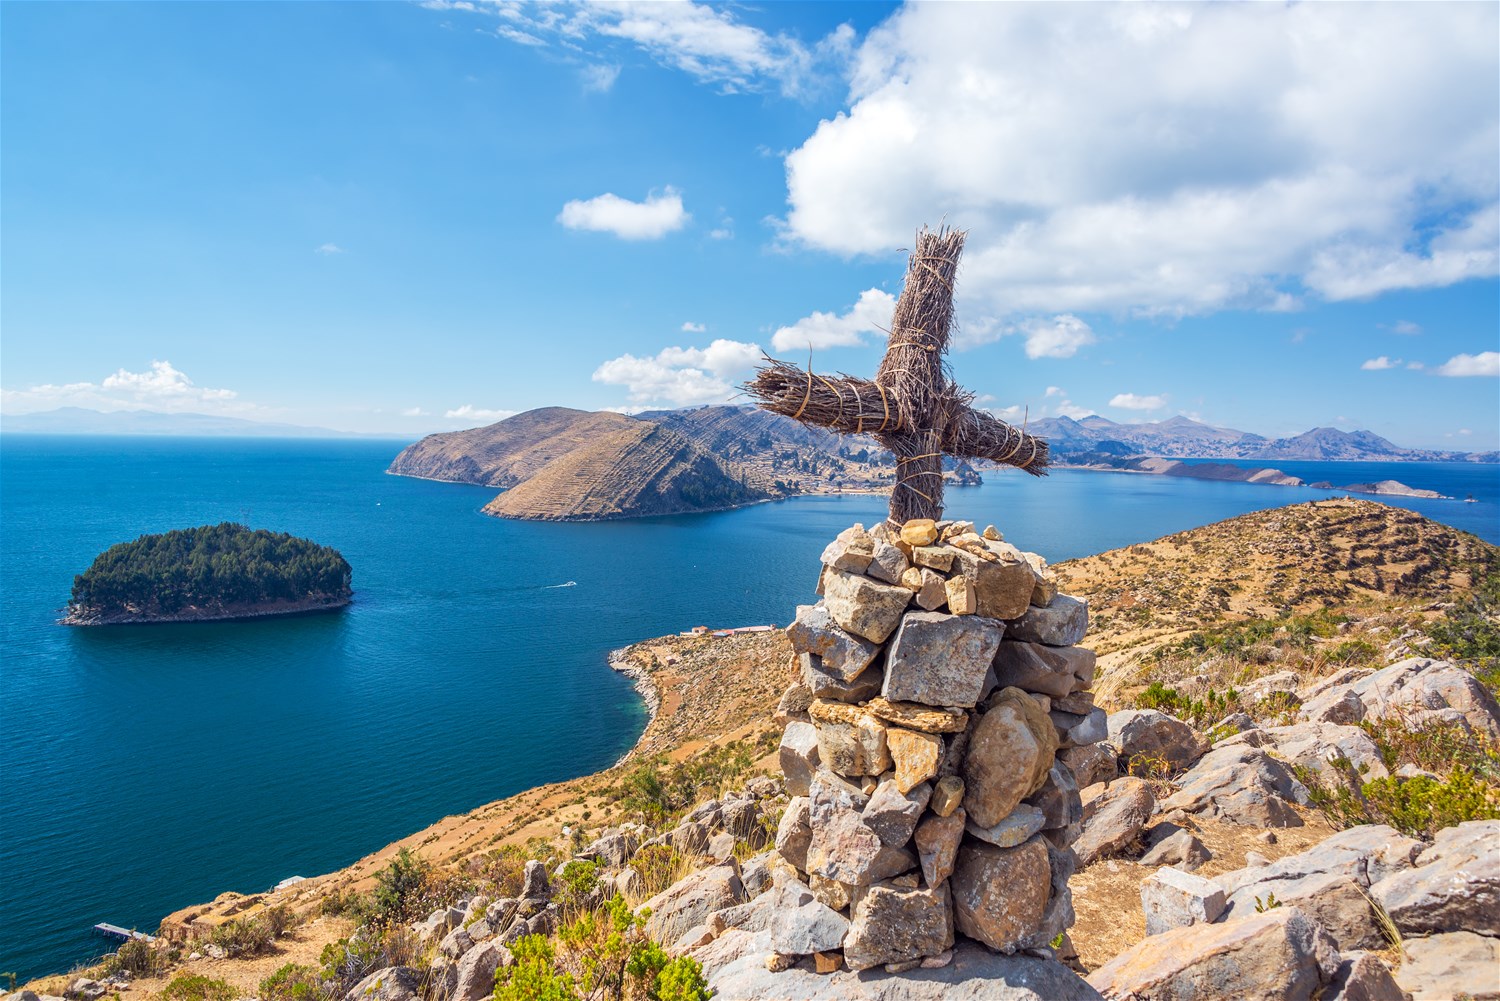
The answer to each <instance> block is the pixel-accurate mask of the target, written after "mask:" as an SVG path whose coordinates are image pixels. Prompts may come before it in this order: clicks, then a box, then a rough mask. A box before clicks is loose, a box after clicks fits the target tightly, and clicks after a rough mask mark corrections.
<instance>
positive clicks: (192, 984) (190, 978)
mask: <svg viewBox="0 0 1500 1001" xmlns="http://www.w3.org/2000/svg"><path fill="white" fill-rule="evenodd" d="M161 996H162V1001H234V997H235V990H234V988H233V987H230V986H229V985H228V984H227V983H225V982H224V981H222V980H214V979H212V978H210V977H205V976H201V975H200V974H196V973H187V972H183V973H179V974H177V976H175V977H173V978H172V979H171V980H169V981H168V982H167V986H165V987H163V988H162V989H161Z"/></svg>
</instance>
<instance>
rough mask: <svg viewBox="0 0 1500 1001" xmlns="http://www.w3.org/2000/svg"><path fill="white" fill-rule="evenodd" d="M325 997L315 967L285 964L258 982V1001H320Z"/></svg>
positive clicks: (320, 975) (321, 980) (321, 978)
mask: <svg viewBox="0 0 1500 1001" xmlns="http://www.w3.org/2000/svg"><path fill="white" fill-rule="evenodd" d="M326 996H327V995H326V994H325V993H324V989H323V976H322V974H321V973H320V972H319V971H318V970H317V968H316V967H312V966H303V965H301V964H298V963H287V964H286V965H285V966H283V967H282V968H281V969H279V970H277V971H276V972H275V973H273V974H271V975H270V976H269V977H267V978H266V979H264V980H262V981H261V982H260V1001H321V999H322V998H324V997H326Z"/></svg>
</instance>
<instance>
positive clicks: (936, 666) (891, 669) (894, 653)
mask: <svg viewBox="0 0 1500 1001" xmlns="http://www.w3.org/2000/svg"><path fill="white" fill-rule="evenodd" d="M1004 632H1005V626H1004V624H1003V623H1000V622H995V621H993V620H991V619H985V618H980V617H978V616H973V615H964V616H957V615H944V614H942V613H940V612H908V613H907V614H906V615H905V616H904V617H902V619H901V626H900V628H899V629H898V630H897V631H896V638H895V639H894V640H892V641H891V645H890V650H889V652H888V653H887V654H886V666H885V687H884V688H883V689H882V690H881V693H880V694H881V695H882V696H884V697H885V698H886V699H889V700H891V701H909V702H920V703H923V704H925V705H930V706H965V707H967V706H972V705H974V704H975V703H976V702H978V701H979V692H980V688H981V687H982V686H983V684H984V675H985V671H987V670H988V669H989V665H990V661H991V660H992V659H993V658H994V656H995V650H996V648H997V647H998V646H999V644H1000V637H1001V636H1002V635H1003V634H1004Z"/></svg>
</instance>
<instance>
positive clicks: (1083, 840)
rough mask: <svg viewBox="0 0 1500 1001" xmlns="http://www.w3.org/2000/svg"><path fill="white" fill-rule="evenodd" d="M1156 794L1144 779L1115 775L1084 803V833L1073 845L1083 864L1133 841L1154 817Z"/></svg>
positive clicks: (1117, 850) (1079, 860)
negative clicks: (1152, 816) (1099, 791)
mask: <svg viewBox="0 0 1500 1001" xmlns="http://www.w3.org/2000/svg"><path fill="white" fill-rule="evenodd" d="M1155 809H1156V797H1155V796H1154V795H1152V793H1151V786H1150V784H1149V783H1147V782H1146V781H1145V780H1144V779H1138V778H1134V777H1132V776H1126V777H1125V778H1120V779H1115V780H1114V781H1113V782H1111V783H1109V785H1107V786H1106V787H1105V788H1104V790H1103V792H1101V793H1099V794H1098V795H1097V796H1095V797H1094V798H1093V799H1088V800H1085V802H1084V804H1083V834H1082V835H1081V836H1079V838H1078V840H1077V842H1075V843H1074V845H1073V850H1074V851H1076V852H1077V853H1078V862H1079V864H1080V865H1085V866H1086V865H1090V864H1091V863H1093V862H1094V861H1095V860H1096V859H1101V858H1106V857H1108V856H1110V855H1114V854H1117V853H1119V852H1121V851H1123V850H1125V849H1126V848H1128V847H1130V846H1131V845H1133V844H1134V843H1135V841H1136V839H1137V838H1139V837H1140V835H1141V831H1142V830H1144V829H1145V827H1146V824H1147V823H1149V822H1150V820H1151V814H1152V813H1153V812H1154V811H1155Z"/></svg>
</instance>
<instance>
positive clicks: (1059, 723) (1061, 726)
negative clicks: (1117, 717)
mask: <svg viewBox="0 0 1500 1001" xmlns="http://www.w3.org/2000/svg"><path fill="white" fill-rule="evenodd" d="M1072 697H1073V696H1069V698H1072ZM1054 706H1055V703H1054ZM1047 715H1048V716H1049V717H1050V718H1051V720H1052V725H1053V727H1055V728H1056V729H1057V746H1058V747H1083V746H1086V745H1091V744H1097V743H1098V742H1099V741H1101V740H1103V739H1104V738H1105V737H1107V736H1109V725H1108V722H1107V719H1108V717H1106V716H1105V715H1104V710H1103V709H1090V710H1088V711H1087V712H1086V713H1082V714H1079V713H1074V712H1066V711H1063V710H1060V709H1057V708H1053V709H1052V711H1051V712H1049V713H1048V714H1047Z"/></svg>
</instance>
